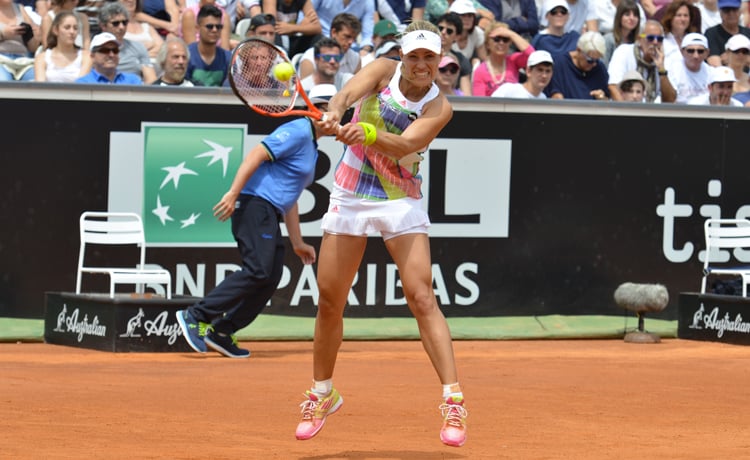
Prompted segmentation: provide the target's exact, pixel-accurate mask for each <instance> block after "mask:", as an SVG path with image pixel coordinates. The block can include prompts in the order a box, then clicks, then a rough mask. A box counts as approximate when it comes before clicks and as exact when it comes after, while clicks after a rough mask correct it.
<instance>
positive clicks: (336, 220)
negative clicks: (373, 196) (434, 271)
mask: <svg viewBox="0 0 750 460" xmlns="http://www.w3.org/2000/svg"><path fill="white" fill-rule="evenodd" d="M429 226H430V218H429V216H428V215H427V212H425V211H424V210H423V209H422V200H421V199H420V200H418V199H415V198H411V197H406V198H399V199H397V200H383V201H376V200H368V199H365V198H359V197H357V196H355V195H353V194H352V193H351V192H349V191H347V190H344V189H342V188H341V187H339V186H337V185H334V187H333V191H332V192H331V202H330V204H329V205H328V212H326V213H325V215H324V216H323V223H322V224H321V227H322V228H323V231H325V232H327V233H333V234H335V235H354V236H366V235H369V234H373V233H378V232H379V233H380V234H381V235H382V236H383V239H386V240H387V239H390V238H393V237H395V236H399V235H405V234H408V233H427V227H429Z"/></svg>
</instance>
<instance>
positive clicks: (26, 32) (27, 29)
mask: <svg viewBox="0 0 750 460" xmlns="http://www.w3.org/2000/svg"><path fill="white" fill-rule="evenodd" d="M19 25H20V26H21V27H23V33H22V34H21V38H22V39H23V42H24V43H28V42H29V40H31V39H32V38H34V31H33V30H32V29H31V25H29V24H26V23H25V22H22V23H21V24H19Z"/></svg>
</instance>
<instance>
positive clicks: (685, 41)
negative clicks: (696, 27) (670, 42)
mask: <svg viewBox="0 0 750 460" xmlns="http://www.w3.org/2000/svg"><path fill="white" fill-rule="evenodd" d="M688 46H702V47H704V48H706V49H708V39H706V36H705V35H701V34H699V33H696V32H690V33H689V34H687V35H685V36H684V37H683V38H682V44H681V45H680V47H681V48H687V47H688Z"/></svg>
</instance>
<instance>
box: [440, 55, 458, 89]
mask: <svg viewBox="0 0 750 460" xmlns="http://www.w3.org/2000/svg"><path fill="white" fill-rule="evenodd" d="M459 70H460V68H459V66H458V61H456V58H455V57H453V55H452V54H446V55H445V56H443V58H442V59H441V60H440V64H438V75H437V78H436V79H435V84H436V85H437V87H438V88H440V92H441V93H443V94H445V95H446V96H463V95H464V93H463V92H462V91H461V90H460V89H458V88H456V83H457V82H458V73H459Z"/></svg>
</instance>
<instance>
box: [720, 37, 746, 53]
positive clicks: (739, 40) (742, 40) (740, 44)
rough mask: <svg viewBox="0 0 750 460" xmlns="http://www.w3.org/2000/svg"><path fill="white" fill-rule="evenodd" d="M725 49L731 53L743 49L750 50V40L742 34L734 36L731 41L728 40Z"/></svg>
mask: <svg viewBox="0 0 750 460" xmlns="http://www.w3.org/2000/svg"><path fill="white" fill-rule="evenodd" d="M724 48H726V49H728V50H729V51H737V50H741V49H746V50H750V38H747V37H746V36H744V35H742V34H737V35H732V36H731V37H730V38H729V40H727V44H726V45H724Z"/></svg>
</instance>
